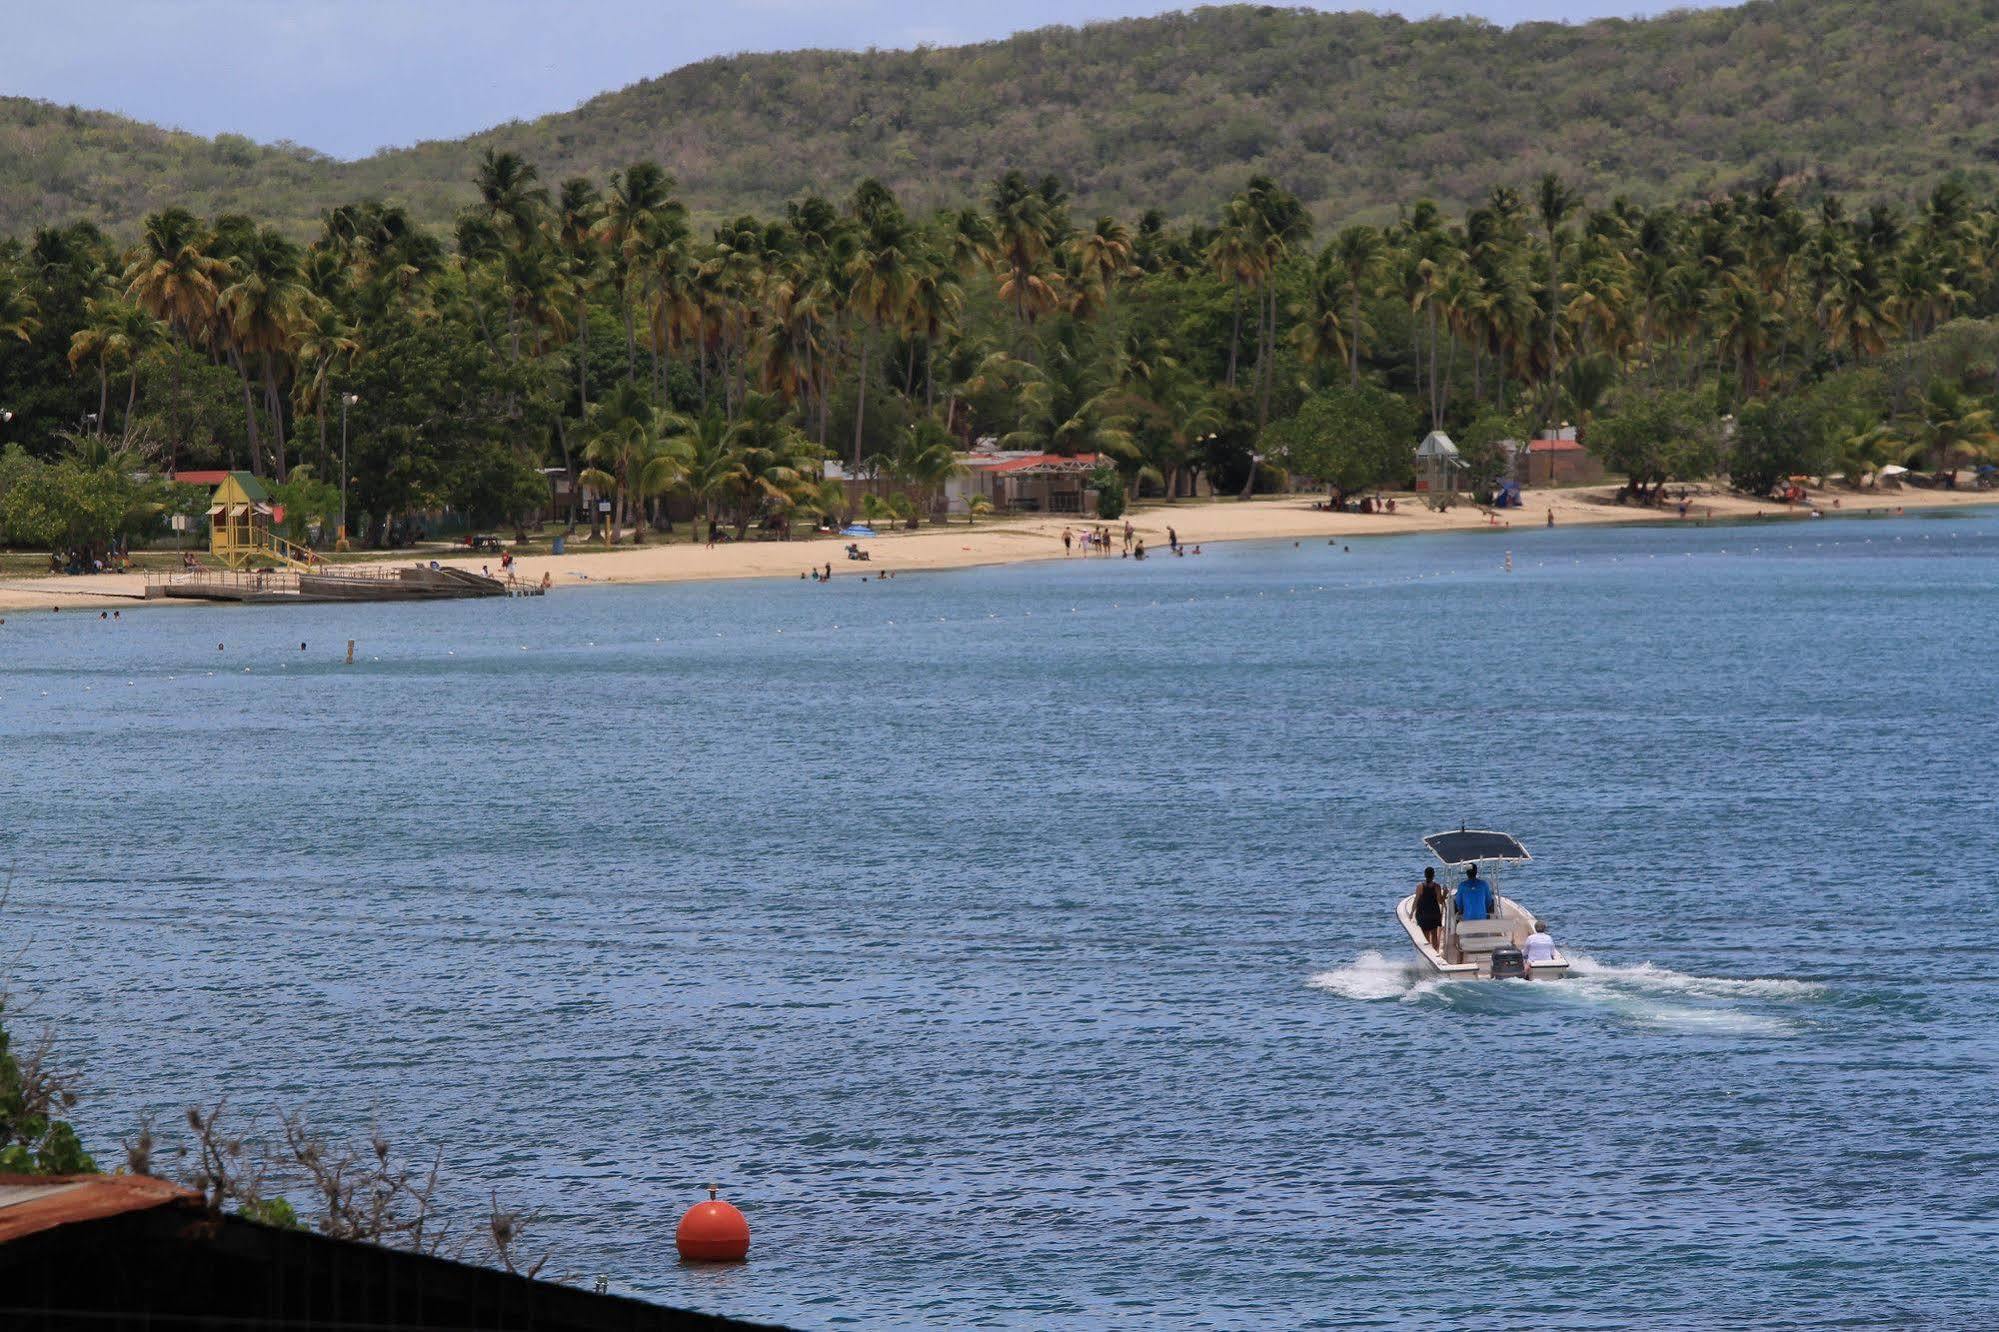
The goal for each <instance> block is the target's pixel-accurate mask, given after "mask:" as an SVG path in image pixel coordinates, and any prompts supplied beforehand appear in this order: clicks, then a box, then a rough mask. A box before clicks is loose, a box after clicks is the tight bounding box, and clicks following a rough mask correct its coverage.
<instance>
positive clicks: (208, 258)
mask: <svg viewBox="0 0 1999 1332" xmlns="http://www.w3.org/2000/svg"><path fill="white" fill-rule="evenodd" d="M209 243H210V238H209V236H208V235H207V233H206V232H205V231H204V230H203V229H202V226H201V223H200V222H198V221H197V220H196V219H195V216H194V214H192V213H190V212H188V211H187V210H186V209H185V208H168V209H165V210H163V211H161V212H158V213H153V214H151V215H149V216H148V217H147V218H146V220H145V223H144V224H143V226H142V228H141V230H140V239H139V245H138V248H137V249H135V250H133V251H132V253H131V255H130V257H129V259H128V261H127V263H126V265H125V272H124V278H123V280H124V283H125V296H126V299H128V300H130V301H132V302H133V303H135V304H136V305H138V307H139V308H140V309H141V310H144V311H145V312H146V313H147V314H150V315H152V316H153V317H154V318H155V319H158V320H160V321H161V322H162V323H164V324H165V325H166V326H167V327H168V328H169V329H170V330H172V331H173V333H174V334H175V335H176V336H178V337H179V338H181V339H182V340H183V341H186V342H190V343H192V342H195V341H197V340H198V339H200V338H201V337H202V336H204V335H205V334H206V333H207V331H208V330H209V328H210V327H211V325H212V324H213V322H214V319H215V308H216V305H217V303H218V302H219V301H220V299H221V284H222V283H223V282H225V281H226V280H227V274H228V271H229V266H228V264H226V263H225V262H223V261H222V260H221V259H220V258H218V257H216V256H215V255H213V254H211V253H209V250H208V246H209ZM180 390H181V365H180V359H179V358H178V357H176V358H174V361H173V389H172V392H173V413H174V431H173V438H174V447H175V448H176V449H177V448H178V447H179V440H180V420H181V391H180Z"/></svg>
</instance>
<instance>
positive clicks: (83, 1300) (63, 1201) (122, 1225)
mask: <svg viewBox="0 0 1999 1332" xmlns="http://www.w3.org/2000/svg"><path fill="white" fill-rule="evenodd" d="M0 1291H4V1292H5V1293H4V1294H0V1311H4V1312H5V1314H6V1318H5V1319H4V1325H5V1326H6V1327H8V1328H20V1329H22V1332H30V1330H31V1329H42V1328H47V1329H57V1328H61V1329H72V1328H160V1329H165V1328H191V1327H208V1328H225V1327H226V1328H280V1327H343V1328H390V1327H395V1328H446V1327H450V1328H470V1327H484V1328H520V1329H537V1330H538V1332H640V1330H641V1329H645V1330H646V1332H668V1330H669V1329H673V1330H675V1332H677V1330H678V1329H682V1328H687V1329H722V1328H740V1327H751V1326H755V1325H753V1324H750V1323H741V1322H736V1321H734V1320H732V1319H728V1318H718V1317H714V1316H712V1315H708V1314H698V1313H689V1312H686V1311H684V1310H680V1309H669V1308H665V1307H662V1306H660V1305H656V1304H646V1303H643V1302H641V1301H639V1300H633V1299H626V1298H624V1297H623V1296H618V1295H596V1294H591V1293H589V1292H587V1291H582V1290H578V1289H575V1288H574V1287H571V1286H561V1285H556V1284H554V1283H553V1282H547V1281H533V1280H530V1279H528V1278H527V1277H523V1276H515V1275H513V1274H511V1273H507V1272H501V1271H495V1270H494V1269H492V1268H487V1267H475V1266H472V1265H471V1264H468V1263H457V1262H451V1261H448V1260H446V1259H443V1258H433V1257H428V1256H426V1255H423V1254H418V1253H410V1252H407V1251H404V1250H401V1249H389V1248H383V1247H381V1246H379V1245H374V1244H360V1243H356V1242H355V1241H352V1240H341V1239H332V1238H329V1237H327V1236H325V1235H320V1234H317V1233H315V1232H313V1231H310V1230H283V1229H279V1228H277V1227H274V1226H265V1225H259V1224H258V1223H257V1222H254V1221H248V1220H245V1219H243V1218H242V1217H239V1216H227V1215H224V1216H214V1215H211V1214H210V1213H209V1211H208V1209H207V1208H206V1206H204V1205H203V1201H202V1198H201V1195H199V1194H197V1193H193V1192H191V1191H189V1190H187V1189H184V1188H181V1187H180V1186H179V1185H177V1184H171V1183H168V1182H167V1181H166V1180H161V1179H151V1178H148V1177H147V1176H144V1175H68V1176H63V1175H57V1176H30V1175H0Z"/></svg>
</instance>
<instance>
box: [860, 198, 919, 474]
mask: <svg viewBox="0 0 1999 1332" xmlns="http://www.w3.org/2000/svg"><path fill="white" fill-rule="evenodd" d="M870 183H871V182H870ZM877 188H879V187H877ZM865 190H866V184H864V185H863V187H862V191H861V192H857V195H858V194H860V193H863V192H865ZM856 212H857V213H863V210H862V209H861V208H858V207H857V209H856ZM917 243H918V237H917V235H916V232H915V230H914V229H913V228H912V227H911V226H910V225H909V220H908V219H907V218H905V217H904V216H903V215H902V210H901V209H900V208H898V207H896V206H895V205H894V201H893V199H890V200H889V201H888V202H887V203H886V204H884V203H882V202H881V201H879V200H874V201H871V203H870V204H869V206H867V207H866V208H865V212H864V213H863V216H862V228H861V233H860V237H859V239H858V241H857V242H856V244H855V247H854V254H853V257H852V258H851V259H849V260H848V261H847V277H848V279H849V281H850V284H851V285H850V286H849V288H848V308H849V309H851V310H852V311H853V312H854V313H855V314H856V315H857V316H858V317H859V318H860V322H861V329H860V344H861V356H860V370H859V372H858V374H857V375H856V380H857V386H856V387H857V391H858V397H857V400H856V403H855V407H854V465H855V466H856V467H859V466H860V462H861V438H862V432H863V430H864V429H865V426H866V418H867V411H868V330H869V329H870V328H880V327H882V326H883V325H884V324H887V323H889V322H891V321H892V320H894V319H896V318H897V317H898V316H900V315H901V314H902V313H903V312H904V311H905V310H906V309H907V308H908V303H909V295H910V290H911V287H912V286H913V284H914V281H915V276H916V270H917V267H918V263H917V258H916V255H915V253H914V251H915V248H916V245H917Z"/></svg>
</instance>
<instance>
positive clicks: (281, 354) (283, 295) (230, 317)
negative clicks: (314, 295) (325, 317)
mask: <svg viewBox="0 0 1999 1332" xmlns="http://www.w3.org/2000/svg"><path fill="white" fill-rule="evenodd" d="M299 258H300V253H299V248H298V246H296V245H294V244H293V243H292V242H291V241H289V240H287V239H285V237H284V236H283V235H282V234H281V233H280V232H278V231H277V230H276V229H274V228H269V227H267V228H265V229H264V230H263V231H261V232H257V233H254V234H253V235H250V236H248V237H246V238H245V239H244V240H243V241H242V242H241V248H240V250H239V253H238V254H237V255H236V256H235V258H234V259H233V260H232V261H231V270H230V271H231V280H230V282H229V284H228V285H227V286H226V287H224V288H223V289H222V291H221V293H220V296H219V298H218V300H217V310H218V312H219V314H220V315H221V317H222V327H223V330H224V332H225V334H226V336H227V338H228V347H229V356H230V359H231V360H232V361H233V362H234V363H235V366H236V370H237V374H238V376H239V378H240V379H241V380H242V384H243V411H244V417H245V420H246V423H247V426H248V430H249V439H250V466H251V470H252V471H253V472H255V473H256V474H257V475H259V476H261V475H263V465H262V458H261V455H260V451H259V449H258V447H257V409H256V405H255V403H254V402H253V401H252V397H251V391H250V364H251V361H252V360H253V359H254V360H256V361H257V362H258V364H259V367H260V371H261V378H262V380H263V386H264V399H265V406H266V409H267V410H268V411H269V412H270V413H271V429H272V432H273V434H274V436H275V438H276V450H275V454H274V461H275V463H276V468H277V478H278V480H280V481H282V480H284V478H285V474H286V471H287V466H286V458H285V426H284V408H283V404H282V403H281V401H280V400H279V397H278V367H279V365H280V364H281V363H283V362H284V360H285V357H286V355H287V353H288V352H289V350H290V348H291V343H292V338H293V334H294V332H295V330H296V329H297V328H298V326H299V324H300V323H301V322H303V319H304V315H305V311H306V308H307V301H308V300H309V299H310V296H309V293H307V291H306V289H305V284H304V282H303V281H301V279H300V277H299Z"/></svg>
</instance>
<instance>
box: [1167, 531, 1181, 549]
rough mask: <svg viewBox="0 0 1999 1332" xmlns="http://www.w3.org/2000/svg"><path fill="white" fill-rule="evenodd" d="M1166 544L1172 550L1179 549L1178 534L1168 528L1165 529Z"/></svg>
mask: <svg viewBox="0 0 1999 1332" xmlns="http://www.w3.org/2000/svg"><path fill="white" fill-rule="evenodd" d="M1166 544H1167V545H1168V546H1169V547H1171V548H1172V549H1174V550H1178V549H1180V534H1179V533H1178V532H1176V531H1174V530H1173V529H1172V528H1170V527H1169V528H1167V529H1166Z"/></svg>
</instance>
